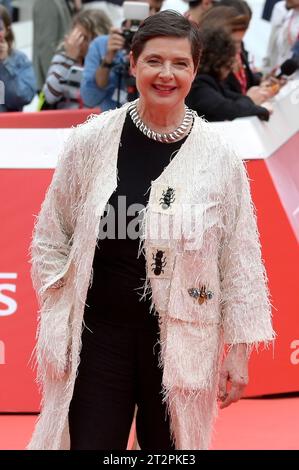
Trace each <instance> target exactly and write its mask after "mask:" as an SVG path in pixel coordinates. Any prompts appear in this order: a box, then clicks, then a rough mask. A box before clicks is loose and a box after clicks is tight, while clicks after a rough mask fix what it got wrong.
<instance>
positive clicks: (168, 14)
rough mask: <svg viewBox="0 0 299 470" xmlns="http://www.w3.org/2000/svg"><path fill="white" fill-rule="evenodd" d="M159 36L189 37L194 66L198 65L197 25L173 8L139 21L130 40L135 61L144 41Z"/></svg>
mask: <svg viewBox="0 0 299 470" xmlns="http://www.w3.org/2000/svg"><path fill="white" fill-rule="evenodd" d="M159 36H162V37H174V38H187V39H189V41H190V45H191V54H192V59H193V64H194V68H195V69H196V68H197V67H198V64H199V60H200V56H201V51H202V40H201V33H200V30H199V27H198V26H197V24H196V23H194V22H193V21H189V20H187V18H185V17H184V16H183V15H181V14H180V13H177V12H176V11H173V10H164V11H160V12H159V13H156V14H155V15H153V16H149V17H148V18H146V19H145V20H144V21H143V22H142V23H141V25H140V26H139V28H138V31H136V33H135V35H134V37H133V41H132V48H131V49H132V53H133V58H134V61H135V62H137V59H138V57H139V56H140V54H141V53H142V51H143V49H144V46H145V43H146V42H147V41H149V40H150V39H153V38H156V37H159Z"/></svg>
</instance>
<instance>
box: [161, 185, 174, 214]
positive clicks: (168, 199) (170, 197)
mask: <svg viewBox="0 0 299 470" xmlns="http://www.w3.org/2000/svg"><path fill="white" fill-rule="evenodd" d="M159 201H160V205H161V206H162V209H169V208H170V206H171V204H172V203H173V202H174V201H175V189H173V188H170V186H168V188H167V189H166V191H163V192H162V197H160V199H159Z"/></svg>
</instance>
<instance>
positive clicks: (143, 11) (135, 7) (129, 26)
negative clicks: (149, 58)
mask: <svg viewBox="0 0 299 470" xmlns="http://www.w3.org/2000/svg"><path fill="white" fill-rule="evenodd" d="M123 11H124V18H125V20H124V23H123V27H122V35H123V37H124V39H125V44H124V49H125V50H126V51H127V52H129V51H130V50H131V45H132V40H133V36H134V34H135V33H136V31H137V29H138V28H139V26H140V23H141V22H142V21H143V20H144V19H145V18H147V17H148V16H149V4H148V3H146V2H124V3H123Z"/></svg>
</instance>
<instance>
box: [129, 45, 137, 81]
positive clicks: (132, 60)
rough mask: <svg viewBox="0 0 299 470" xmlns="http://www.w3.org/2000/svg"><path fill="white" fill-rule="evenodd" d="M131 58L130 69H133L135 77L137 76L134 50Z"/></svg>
mask: <svg viewBox="0 0 299 470" xmlns="http://www.w3.org/2000/svg"><path fill="white" fill-rule="evenodd" d="M129 58H130V70H131V74H132V75H133V77H136V64H135V61H134V57H133V52H132V51H131V52H130V55H129Z"/></svg>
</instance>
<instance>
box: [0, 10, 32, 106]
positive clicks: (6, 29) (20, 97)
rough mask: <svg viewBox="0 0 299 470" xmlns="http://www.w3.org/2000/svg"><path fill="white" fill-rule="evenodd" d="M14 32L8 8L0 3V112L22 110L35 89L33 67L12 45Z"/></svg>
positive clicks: (30, 99)
mask: <svg viewBox="0 0 299 470" xmlns="http://www.w3.org/2000/svg"><path fill="white" fill-rule="evenodd" d="M13 43H14V34H13V31H12V22H11V18H10V15H9V12H8V10H7V9H6V8H5V7H4V6H2V5H0V85H2V86H1V87H0V95H1V91H2V90H3V91H4V96H3V99H2V96H0V112H1V111H2V112H6V111H22V109H23V106H25V105H26V104H29V103H30V102H31V101H32V99H33V97H34V95H35V91H36V84H35V77H34V72H33V67H32V64H31V62H30V60H29V59H28V58H27V56H26V55H25V54H24V53H23V52H21V51H18V50H16V49H15V48H14V47H13Z"/></svg>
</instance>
